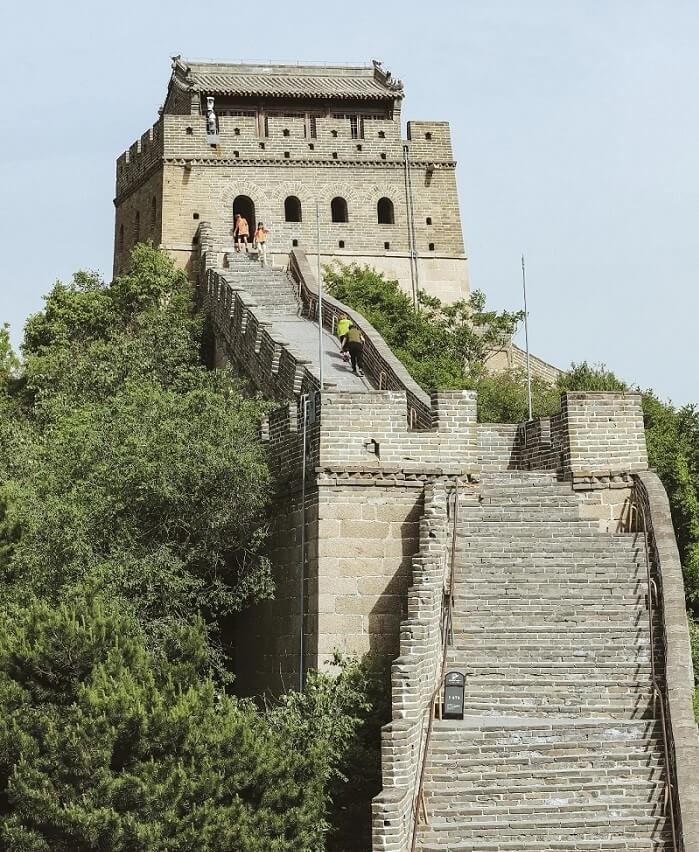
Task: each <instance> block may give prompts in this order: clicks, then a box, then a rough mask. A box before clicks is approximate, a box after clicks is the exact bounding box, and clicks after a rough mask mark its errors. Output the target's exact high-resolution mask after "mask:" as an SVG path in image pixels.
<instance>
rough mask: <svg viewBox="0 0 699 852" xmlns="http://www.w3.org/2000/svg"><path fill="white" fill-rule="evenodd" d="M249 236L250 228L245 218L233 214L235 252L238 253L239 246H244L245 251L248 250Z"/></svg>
mask: <svg viewBox="0 0 699 852" xmlns="http://www.w3.org/2000/svg"><path fill="white" fill-rule="evenodd" d="M249 236H250V226H249V225H248V220H247V219H246V218H245V216H241V215H240V213H236V214H235V227H234V228H233V239H234V240H235V250H236V251H240V244H241V243H242V244H243V245H244V246H245V251H247V250H248V237H249Z"/></svg>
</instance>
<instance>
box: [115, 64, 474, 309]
mask: <svg viewBox="0 0 699 852" xmlns="http://www.w3.org/2000/svg"><path fill="white" fill-rule="evenodd" d="M208 97H213V98H214V110H215V119H216V133H215V134H213V135H212V134H210V133H208V129H209V128H208V127H207V121H208V120H207V98H208ZM402 98H403V88H402V84H401V83H400V81H397V80H394V79H393V78H392V76H391V75H390V73H389V72H387V71H386V70H385V69H383V68H382V66H381V65H380V64H379V63H374V64H373V65H369V66H358V67H347V68H343V67H336V66H309V67H300V66H291V65H290V66H284V65H279V66H277V65H265V66H257V65H236V64H212V63H191V62H185V61H184V60H181V59H180V58H179V57H176V58H175V60H174V61H173V70H172V76H171V79H170V84H169V87H168V93H167V96H166V99H165V104H164V106H163V108H162V110H161V114H160V118H159V119H158V121H157V122H156V123H155V124H154V125H153V127H152V128H151V129H150V130H149V131H147V132H146V133H144V134H143V135H142V136H141V138H140V139H139V140H138V141H137V142H135V143H134V144H133V145H132V146H131V147H130V148H129V149H128V151H126V152H124V153H123V154H122V155H121V156H120V157H119V159H118V160H117V167H116V195H115V199H114V204H115V207H116V220H115V252H114V271H115V273H118V272H120V271H122V270H123V269H124V268H125V267H126V264H127V263H128V257H129V252H130V250H131V248H132V247H133V245H134V244H135V243H136V242H137V241H138V239H141V240H146V239H151V240H152V241H153V242H154V243H155V244H156V245H163V246H164V247H165V248H166V249H167V250H168V251H169V252H170V253H171V254H172V255H173V256H174V257H175V258H176V260H177V262H178V263H179V264H180V265H181V266H182V267H184V268H186V269H191V264H192V259H193V257H194V256H195V254H196V245H195V237H196V233H197V228H198V225H199V224H200V222H202V221H208V222H210V223H211V228H212V239H213V242H214V246H215V249H216V251H217V254H218V258H217V265H220V262H221V261H222V259H223V256H224V254H225V253H226V252H228V251H230V249H231V248H232V242H233V238H232V228H233V213H234V211H236V212H243V213H244V214H245V215H246V218H248V219H250V224H251V227H252V226H254V223H255V221H264V222H265V224H266V226H267V227H268V228H270V235H269V250H270V255H271V258H272V260H276V261H277V262H285V260H286V258H287V256H288V253H289V251H290V250H291V249H292V248H294V247H299V248H302V249H305V250H306V251H309V252H310V251H315V250H316V244H317V240H316V211H315V205H316V201H317V202H318V203H319V214H320V245H321V259H322V261H323V262H331V261H333V260H335V259H338V260H341V261H343V262H346V263H349V262H356V263H360V264H368V265H370V266H373V267H375V268H376V269H378V270H379V271H382V272H385V273H386V274H387V275H388V276H389V277H393V278H397V279H398V280H399V281H400V282H401V284H402V286H403V287H405V289H406V290H407V291H408V292H411V291H413V290H415V289H416V288H417V287H422V288H424V289H426V290H427V291H428V292H430V293H432V294H433V295H436V296H439V297H440V298H443V299H447V300H453V299H455V298H459V297H461V296H464V295H466V294H467V293H468V273H467V264H466V255H465V250H464V243H463V236H462V231H461V220H460V213H459V205H458V198H457V191H456V180H455V167H456V163H455V162H454V159H453V153H452V148H451V139H450V132H449V125H448V124H447V123H446V122H430V121H412V122H409V123H408V132H407V139H403V138H402V136H401V104H402ZM335 199H337V200H338V205H339V206H337V205H335V202H334V200H335Z"/></svg>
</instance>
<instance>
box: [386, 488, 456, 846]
mask: <svg viewBox="0 0 699 852" xmlns="http://www.w3.org/2000/svg"><path fill="white" fill-rule="evenodd" d="M419 530H420V535H419V546H418V550H417V553H416V555H415V557H414V558H413V561H412V585H411V586H410V588H409V590H408V614H407V618H406V619H405V620H404V621H403V623H402V624H401V628H400V656H399V657H398V658H397V659H396V660H395V661H394V663H393V666H392V669H391V707H392V721H391V723H390V724H389V725H386V726H385V727H384V728H383V730H382V732H381V776H382V790H381V793H380V794H379V795H378V796H377V797H376V798H375V799H374V802H373V805H372V822H373V832H372V834H373V842H372V848H373V849H374V850H375V852H378V850H382V852H403V850H405V849H406V848H407V847H406V844H407V842H408V839H409V836H410V831H411V827H412V821H413V801H414V798H415V794H416V788H417V783H418V775H419V772H420V765H421V756H422V751H423V748H424V734H425V729H426V725H427V721H428V715H427V714H428V712H429V706H430V699H431V697H432V696H433V694H434V691H435V688H436V686H437V683H438V680H439V675H440V672H441V666H442V642H441V616H442V604H443V596H444V588H445V582H446V577H447V572H448V569H449V565H448V563H447V560H446V553H447V542H448V535H449V518H448V514H447V489H446V486H445V484H444V483H442V482H436V483H433V484H429V485H427V486H426V488H425V499H424V513H423V516H422V518H421V520H420V526H419Z"/></svg>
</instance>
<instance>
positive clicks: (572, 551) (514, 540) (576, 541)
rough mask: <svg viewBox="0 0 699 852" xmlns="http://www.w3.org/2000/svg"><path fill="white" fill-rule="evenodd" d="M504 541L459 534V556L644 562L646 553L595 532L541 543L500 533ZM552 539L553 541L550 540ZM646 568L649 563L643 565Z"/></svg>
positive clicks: (492, 536) (604, 534)
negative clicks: (623, 558)
mask: <svg viewBox="0 0 699 852" xmlns="http://www.w3.org/2000/svg"><path fill="white" fill-rule="evenodd" d="M499 535H500V539H499V540H498V539H496V538H495V536H494V534H493V533H490V534H489V535H486V536H480V535H478V534H475V533H469V532H466V533H464V532H463V531H461V530H459V531H458V533H457V537H456V552H457V554H461V553H462V552H463V553H466V554H468V553H469V552H470V551H474V550H475V551H477V555H478V556H480V557H483V556H487V555H489V554H490V553H491V552H494V553H496V554H497V553H499V554H504V555H508V556H512V557H529V558H535V557H536V558H541V559H552V558H554V557H556V556H557V555H559V554H561V553H565V554H567V555H568V558H569V559H570V560H573V559H575V558H576V557H577V556H578V555H581V556H584V557H587V558H588V559H591V558H593V557H595V556H597V555H601V556H605V555H606V556H610V557H611V556H613V555H620V556H621V555H625V556H627V557H628V558H629V561H638V562H642V559H643V552H642V551H641V549H640V548H638V547H636V545H632V544H630V543H629V542H627V541H624V540H623V539H622V540H619V539H611V540H609V539H605V536H606V535H608V534H606V533H600V532H597V531H595V530H586V531H585V533H584V535H583V534H580V535H573V536H567V535H563V534H562V535H560V536H556V537H554V536H553V534H552V535H551V536H546V537H545V538H542V539H541V540H538V539H537V537H536V536H535V535H529V534H527V535H526V536H525V535H522V536H515V534H514V533H510V532H507V531H505V532H503V531H502V530H500V531H499ZM549 538H551V540H549ZM643 564H645V563H643Z"/></svg>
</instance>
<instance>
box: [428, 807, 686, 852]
mask: <svg viewBox="0 0 699 852" xmlns="http://www.w3.org/2000/svg"><path fill="white" fill-rule="evenodd" d="M503 829H505V830H504V831H503ZM419 836H420V838H421V845H420V847H419V848H421V849H423V850H426V849H428V848H429V846H426V845H425V844H426V843H427V844H429V843H430V842H432V841H435V840H436V841H439V842H444V840H446V841H447V842H448V843H449V845H448V846H447V847H446V848H447V849H449V850H450V852H457V850H461V849H467V848H468V847H464V846H459V845H455V844H456V842H457V841H458V842H463V841H467V840H473V841H481V840H487V839H495V838H497V840H498V843H499V844H500V845H499V846H498V847H496V848H498V849H500V850H504V849H507V846H504V845H503V844H504V843H507V842H512V841H517V842H519V841H522V840H527V841H530V842H531V841H537V842H539V843H546V844H547V845H546V847H544V848H542V847H540V848H542V852H544V849H545V850H552V851H553V850H554V849H556V848H559V849H560V848H561V847H556V846H553V845H548V844H550V843H552V842H555V841H563V840H569V841H573V842H575V843H576V845H577V848H581V849H585V848H587V849H593V848H595V849H596V848H599V847H597V846H590V845H588V846H587V847H586V846H579V845H578V844H579V841H580V840H590V841H593V842H595V843H596V842H597V841H598V840H607V841H611V840H613V839H617V838H623V840H624V841H625V842H626V843H629V841H633V845H632V846H628V845H627V846H622V847H621V848H622V849H637V848H638V846H637V845H636V841H637V840H642V841H648V840H651V841H656V842H662V841H666V840H667V839H668V838H669V828H668V827H667V826H666V821H665V819H664V818H663V817H657V816H637V815H633V816H620V817H616V816H614V815H613V814H611V813H604V811H603V812H602V814H601V815H599V816H594V815H592V814H589V813H585V812H581V813H573V814H566V815H565V816H555V815H547V816H544V815H537V816H536V819H531V818H530V819H527V815H525V814H523V815H521V817H520V818H519V819H515V818H513V819H512V820H511V821H510V823H509V825H508V824H507V823H506V824H505V825H503V824H502V823H501V822H500V821H498V820H487V819H483V820H476V819H473V820H456V819H454V820H446V821H438V820H432V821H431V822H430V825H429V827H427V828H425V827H423V826H420V829H419ZM472 848H473V849H482V848H483V847H482V846H479V845H476V846H473V847H472ZM572 848H573V849H575V848H576V846H573V847H572Z"/></svg>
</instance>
